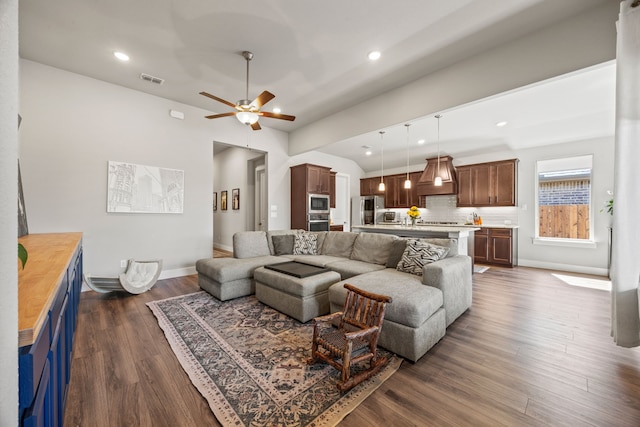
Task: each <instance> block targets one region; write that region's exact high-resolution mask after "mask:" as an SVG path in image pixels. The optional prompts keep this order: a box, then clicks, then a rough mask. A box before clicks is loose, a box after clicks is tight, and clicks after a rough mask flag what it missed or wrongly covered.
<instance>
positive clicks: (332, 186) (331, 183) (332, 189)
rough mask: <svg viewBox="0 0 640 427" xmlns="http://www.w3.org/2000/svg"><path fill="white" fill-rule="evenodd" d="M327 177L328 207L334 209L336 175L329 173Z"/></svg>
mask: <svg viewBox="0 0 640 427" xmlns="http://www.w3.org/2000/svg"><path fill="white" fill-rule="evenodd" d="M330 173H331V175H330V176H329V207H331V208H335V207H336V174H337V172H330Z"/></svg>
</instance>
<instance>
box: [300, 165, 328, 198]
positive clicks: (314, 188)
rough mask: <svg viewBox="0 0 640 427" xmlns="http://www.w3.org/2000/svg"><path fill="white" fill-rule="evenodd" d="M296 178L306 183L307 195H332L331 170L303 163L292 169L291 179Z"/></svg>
mask: <svg viewBox="0 0 640 427" xmlns="http://www.w3.org/2000/svg"><path fill="white" fill-rule="evenodd" d="M294 177H295V179H303V180H304V181H305V182H306V186H305V187H306V189H307V193H311V194H330V192H331V191H330V188H331V185H330V184H331V168H328V167H326V166H318V165H312V164H310V163H303V164H301V165H297V166H292V167H291V178H292V179H294Z"/></svg>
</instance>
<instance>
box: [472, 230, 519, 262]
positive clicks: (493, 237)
mask: <svg viewBox="0 0 640 427" xmlns="http://www.w3.org/2000/svg"><path fill="white" fill-rule="evenodd" d="M513 234H514V231H513V230H512V229H510V228H482V229H481V230H478V231H476V232H475V236H474V237H475V239H474V240H475V242H474V261H475V262H477V263H481V264H494V265H505V266H508V267H513V263H514V256H513V254H514V236H513Z"/></svg>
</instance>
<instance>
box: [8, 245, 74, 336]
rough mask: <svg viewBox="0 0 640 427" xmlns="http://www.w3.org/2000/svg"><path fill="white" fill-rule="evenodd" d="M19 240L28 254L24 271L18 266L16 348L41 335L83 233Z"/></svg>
mask: <svg viewBox="0 0 640 427" xmlns="http://www.w3.org/2000/svg"><path fill="white" fill-rule="evenodd" d="M18 241H19V242H20V243H22V244H23V245H24V247H25V248H26V249H27V252H28V254H29V259H28V260H27V264H26V265H25V268H24V270H23V269H21V268H20V267H18V346H20V347H23V346H26V345H31V344H33V342H34V341H35V338H36V337H37V336H38V334H39V333H40V330H41V329H42V327H43V325H44V323H45V320H46V319H47V313H48V311H49V308H50V307H51V304H52V303H53V299H54V297H55V295H56V293H57V290H58V289H59V287H60V285H61V283H62V279H63V277H64V274H66V272H67V267H68V266H69V263H70V262H71V258H72V257H73V254H74V253H75V252H76V250H77V248H78V246H79V245H80V244H81V242H82V233H50V234H29V235H26V236H23V237H20V238H19V239H18ZM18 264H19V261H18Z"/></svg>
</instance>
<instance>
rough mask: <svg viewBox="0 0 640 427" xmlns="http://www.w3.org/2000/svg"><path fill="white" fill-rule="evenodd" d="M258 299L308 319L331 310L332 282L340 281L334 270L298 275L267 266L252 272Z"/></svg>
mask: <svg viewBox="0 0 640 427" xmlns="http://www.w3.org/2000/svg"><path fill="white" fill-rule="evenodd" d="M253 278H254V280H255V285H256V298H258V301H260V302H262V303H264V304H266V305H268V306H270V307H273V308H275V309H276V310H278V311H280V312H282V313H284V314H286V315H288V316H291V317H293V318H294V319H297V320H299V321H300V322H303V323H304V322H307V321H309V320H311V319H313V318H314V317H317V316H321V315H323V314H328V313H329V292H328V289H329V286H331V285H333V284H334V283H336V282H339V281H340V274H339V273H336V272H335V271H327V272H325V273H320V274H315V275H313V276H308V277H302V278H299V277H295V276H291V275H288V274H285V273H280V272H278V271H273V270H269V269H267V268H264V267H260V268H257V269H256V270H255V271H254V272H253Z"/></svg>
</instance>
